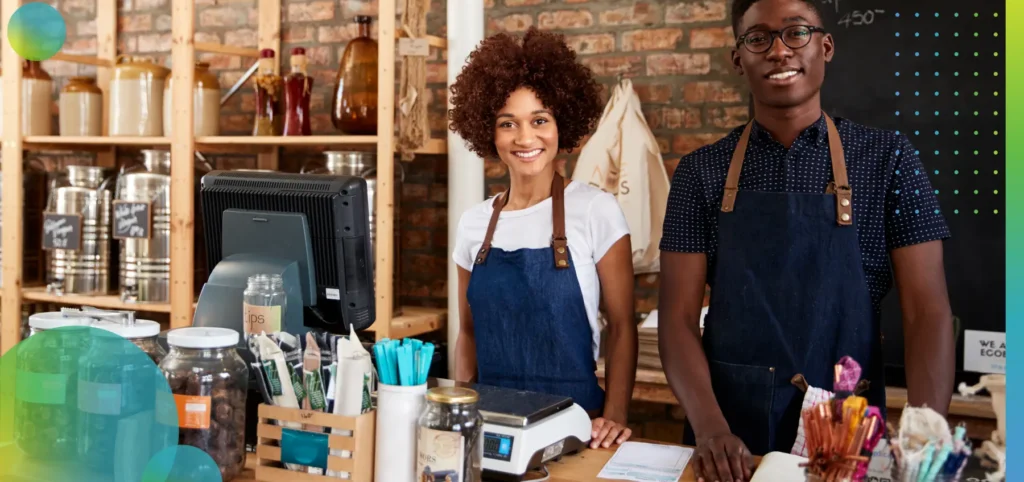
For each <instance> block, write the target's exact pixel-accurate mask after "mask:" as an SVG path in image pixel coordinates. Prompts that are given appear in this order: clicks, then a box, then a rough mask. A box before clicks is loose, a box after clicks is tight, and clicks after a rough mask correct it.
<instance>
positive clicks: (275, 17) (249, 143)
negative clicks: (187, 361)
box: [0, 0, 447, 354]
mask: <svg viewBox="0 0 1024 482" xmlns="http://www.w3.org/2000/svg"><path fill="white" fill-rule="evenodd" d="M22 3H23V2H22V0H0V20H2V25H0V41H2V42H3V62H2V69H3V72H4V73H5V75H3V84H2V85H3V96H4V97H3V103H4V107H5V108H4V111H3V116H4V117H3V125H4V127H5V128H4V131H3V135H2V140H3V143H2V146H3V147H2V151H0V152H2V157H3V199H2V203H3V208H2V209H3V213H2V214H3V222H4V225H5V226H18V227H20V226H21V225H22V218H23V213H22V211H23V205H24V193H23V192H22V190H21V182H22V174H23V171H22V169H23V168H22V162H23V155H24V151H26V150H46V151H51V150H53V151H93V152H97V165H100V166H107V167H112V166H114V165H115V149H116V148H117V147H133V148H145V147H165V148H166V147H169V148H170V151H171V166H172V168H171V226H172V228H171V292H170V302H169V303H166V304H149V303H125V302H122V301H121V300H120V298H119V297H118V296H116V295H114V294H111V295H107V296H79V295H64V296H56V295H52V294H49V293H47V292H46V290H45V289H44V288H39V287H22V279H21V278H22V276H21V274H22V259H21V258H22V255H23V252H24V247H23V245H22V244H23V241H24V233H22V232H21V229H20V228H19V229H3V230H2V235H3V263H2V273H3V288H2V293H0V307H2V310H0V311H2V314H0V354H2V353H6V352H7V350H9V349H11V348H12V347H13V346H14V345H15V344H17V343H18V342H19V341H21V336H20V330H21V305H22V304H24V303H26V302H39V303H55V304H67V305H91V306H96V307H100V308H111V309H132V310H136V311H141V312H157V313H169V314H170V326H171V327H172V328H177V327H182V326H189V325H191V324H192V316H193V313H194V309H195V299H194V296H193V293H194V292H195V290H194V286H193V283H194V282H193V250H194V247H193V241H192V240H193V225H194V223H195V222H198V220H196V219H193V216H192V213H193V207H194V206H193V205H194V202H195V197H194V194H195V193H194V188H195V179H194V178H193V172H194V167H195V162H196V161H195V159H196V156H195V153H196V151H199V152H210V153H217V152H237V153H256V154H257V155H258V158H257V166H258V167H259V168H261V169H277V166H278V150H279V148H283V147H295V148H301V147H309V148H323V149H324V150H326V149H331V148H339V147H340V148H346V147H355V146H374V145H375V146H376V150H377V159H379V160H380V162H379V163H378V166H377V179H378V181H377V194H376V197H377V216H376V221H375V222H376V232H377V243H379V248H378V249H377V253H378V254H377V259H376V261H375V266H376V267H377V271H376V290H375V291H376V304H377V312H376V321H375V322H374V324H373V326H371V327H370V328H369V329H368V331H372V332H374V335H375V336H376V338H377V339H381V338H402V337H408V336H417V335H422V334H425V333H429V332H433V331H437V330H441V329H443V328H444V327H445V325H446V322H447V310H445V309H435V308H424V307H415V306H408V307H402V315H401V316H393V313H392V306H393V303H392V300H393V298H394V296H396V293H395V287H394V286H392V273H393V270H394V269H395V267H396V263H395V260H394V259H393V258H392V256H391V253H393V252H394V251H393V234H394V224H393V223H394V221H395V220H394V197H395V194H396V193H395V186H394V183H393V181H392V180H393V179H394V164H393V163H392V162H387V160H390V159H393V158H394V153H395V151H396V142H395V141H396V139H395V136H394V135H392V133H393V132H394V127H395V124H394V113H395V94H396V93H395V80H396V75H395V61H396V55H397V45H396V44H397V42H396V39H398V38H400V37H404V36H406V34H405V33H404V32H398V31H396V28H395V24H396V0H379V5H378V11H379V14H378V16H377V20H376V21H377V31H378V36H377V42H378V47H379V52H380V57H379V62H378V81H379V87H378V91H377V98H378V99H380V101H379V102H380V103H379V105H378V107H377V112H378V132H379V133H381V135H377V136H344V135H328V136H305V137H251V136H216V137H196V136H194V135H193V103H192V102H191V99H192V85H193V76H194V73H193V68H192V66H193V65H194V64H195V57H196V52H215V53H221V54H227V55H238V56H242V57H252V58H255V57H258V56H259V50H260V49H264V48H271V49H274V50H275V51H276V52H277V56H276V60H277V62H278V64H277V65H276V66H275V68H276V69H277V71H278V72H280V63H279V62H280V59H281V57H282V52H281V45H280V43H281V42H280V38H281V14H282V12H281V1H280V0H258V9H259V15H258V22H259V26H258V48H257V49H252V48H241V47H234V46H229V45H220V44H214V43H197V42H195V41H194V40H193V39H194V37H195V2H187V1H174V2H170V5H171V18H172V20H171V21H172V27H171V37H172V39H171V40H172V41H171V45H172V46H171V66H172V71H171V78H173V88H172V91H171V95H172V98H173V99H175V100H174V101H173V102H171V105H172V106H173V109H174V110H173V112H172V113H171V118H172V120H173V123H174V130H173V132H172V135H171V136H170V137H106V136H101V137H62V136H23V135H22V132H21V108H22V105H21V102H20V100H21V62H22V59H21V58H20V57H18V55H17V54H16V53H15V52H14V50H13V49H12V48H11V46H10V44H9V43H8V42H7V41H6V38H7V31H6V29H7V23H8V21H9V20H10V18H11V15H13V13H14V11H15V10H17V8H18V7H20V6H21V4H22ZM96 12H97V15H96V17H97V21H96V30H97V51H98V55H96V56H82V55H69V54H58V55H57V56H55V57H54V59H55V60H60V61H65V62H75V63H81V64H88V65H94V66H96V67H97V84H98V85H99V86H100V88H101V89H102V90H103V92H104V113H103V125H104V133H106V125H107V119H108V117H109V112H108V107H107V92H108V90H107V85H108V83H109V81H110V77H111V72H112V69H113V66H114V63H115V59H116V58H117V23H118V22H117V0H96ZM426 38H427V42H428V43H429V45H430V46H431V47H432V48H446V46H447V41H446V40H445V39H444V38H441V37H437V36H431V35H428V36H426ZM182 66H184V67H185V68H182ZM177 99H187V100H185V101H179V100H177ZM446 151H447V142H446V140H445V139H433V140H431V141H430V142H428V143H427V144H426V145H425V146H423V147H422V148H421V149H419V150H418V151H417V152H418V153H422V154H444V153H445V152H446Z"/></svg>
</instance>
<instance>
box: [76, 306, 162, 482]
mask: <svg viewBox="0 0 1024 482" xmlns="http://www.w3.org/2000/svg"><path fill="white" fill-rule="evenodd" d="M93 327H94V328H98V329H97V330H95V331H94V332H93V337H92V343H91V346H90V347H89V350H88V351H87V352H86V354H85V356H84V357H83V358H82V363H81V368H80V369H79V371H78V396H79V398H78V415H79V418H78V455H79V457H80V460H83V461H85V462H86V463H87V464H88V465H89V466H90V467H91V468H93V469H95V470H97V471H99V472H100V473H104V474H113V473H114V472H115V471H114V464H115V463H117V464H118V465H119V467H118V471H117V472H119V473H120V474H121V475H123V476H124V477H125V479H130V480H138V479H139V478H140V477H141V476H142V472H143V471H144V469H145V466H146V462H147V461H148V460H149V459H150V458H151V457H152V456H154V455H156V453H157V452H159V451H160V450H162V449H164V448H167V446H169V445H173V444H176V443H177V442H176V441H171V440H167V437H153V434H154V433H153V432H152V431H150V430H143V431H139V430H132V429H131V427H133V426H134V427H139V426H142V424H144V423H146V422H149V421H150V420H153V417H154V409H155V404H156V400H157V390H158V387H159V386H160V384H162V383H163V380H162V376H161V373H160V372H159V371H158V370H156V366H157V363H158V361H159V357H160V353H161V352H162V351H163V349H162V348H161V349H160V350H155V349H153V347H152V346H151V345H156V335H157V334H159V332H160V325H159V324H157V323H156V322H153V321H146V320H137V321H135V322H134V324H121V323H114V322H109V321H99V322H96V323H95V324H93ZM136 347H138V348H141V351H140V350H139V349H136ZM164 391H166V388H165V389H164ZM155 428H156V431H157V433H159V432H161V431H162V432H172V427H162V426H160V425H156V427H155ZM161 439H162V440H164V442H163V443H157V444H156V445H153V444H152V442H155V441H159V440H161ZM171 442H173V444H172V443H171ZM129 451H135V452H137V451H143V452H144V453H143V454H135V455H130V453H129Z"/></svg>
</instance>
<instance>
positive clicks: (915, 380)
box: [904, 313, 956, 416]
mask: <svg viewBox="0 0 1024 482" xmlns="http://www.w3.org/2000/svg"><path fill="white" fill-rule="evenodd" d="M904 326H905V327H907V330H906V333H905V334H904V336H905V339H906V343H905V345H904V350H905V356H904V362H905V364H906V370H907V401H908V402H909V403H910V405H912V406H922V405H928V406H929V407H931V408H932V409H933V410H935V411H936V412H939V413H940V414H942V415H943V416H946V415H947V414H948V411H949V402H950V399H951V398H952V395H953V378H954V376H955V372H956V346H955V345H954V342H953V320H952V317H951V315H950V314H949V313H928V314H923V315H918V316H915V317H914V319H913V320H909V321H908V322H906V323H905V324H904Z"/></svg>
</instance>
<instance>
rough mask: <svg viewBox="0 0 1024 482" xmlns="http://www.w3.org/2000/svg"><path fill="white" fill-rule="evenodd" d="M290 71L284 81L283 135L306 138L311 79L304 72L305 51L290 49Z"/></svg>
mask: <svg viewBox="0 0 1024 482" xmlns="http://www.w3.org/2000/svg"><path fill="white" fill-rule="evenodd" d="M291 65H292V71H291V73H289V74H288V76H287V77H285V79H284V105H285V108H284V135H286V136H308V135H310V134H312V132H311V129H310V127H309V117H310V112H309V97H310V94H311V93H312V92H313V78H312V77H310V76H309V74H308V73H307V72H306V49H304V48H302V47H295V48H294V49H292V58H291Z"/></svg>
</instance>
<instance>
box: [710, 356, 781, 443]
mask: <svg viewBox="0 0 1024 482" xmlns="http://www.w3.org/2000/svg"><path fill="white" fill-rule="evenodd" d="M708 369H709V371H710V373H711V385H712V387H713V389H714V392H715V398H716V399H717V401H718V406H719V407H720V408H721V409H722V415H723V416H724V417H725V421H726V422H728V424H729V429H730V430H731V431H732V433H733V434H734V435H736V436H737V437H739V438H740V439H741V440H743V443H745V444H746V445H747V448H748V449H749V450H750V451H751V452H752V453H753V454H754V455H764V454H765V453H767V452H768V451H769V450H770V447H771V445H772V444H771V441H772V440H773V439H774V437H775V433H774V432H775V423H773V421H772V400H773V398H774V394H775V371H774V370H772V369H771V368H769V367H761V366H752V365H737V364H734V363H724V362H719V361H715V360H708Z"/></svg>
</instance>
